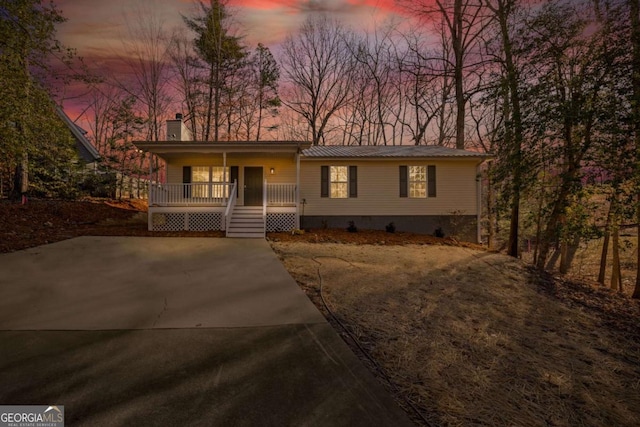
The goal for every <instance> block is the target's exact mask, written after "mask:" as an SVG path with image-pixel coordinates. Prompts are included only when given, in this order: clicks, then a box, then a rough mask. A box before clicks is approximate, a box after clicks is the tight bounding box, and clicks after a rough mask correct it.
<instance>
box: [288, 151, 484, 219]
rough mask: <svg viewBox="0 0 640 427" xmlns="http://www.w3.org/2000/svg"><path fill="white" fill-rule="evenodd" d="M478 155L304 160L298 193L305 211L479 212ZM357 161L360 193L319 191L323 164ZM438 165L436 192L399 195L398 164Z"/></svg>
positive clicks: (344, 213) (330, 212)
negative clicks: (345, 194) (348, 195)
mask: <svg viewBox="0 0 640 427" xmlns="http://www.w3.org/2000/svg"><path fill="white" fill-rule="evenodd" d="M476 163H477V162H476V161H475V160H471V161H464V160H434V161H428V160H427V161H425V160H411V159H409V160H398V161H389V160H385V161H378V160H374V161H363V160H359V161H358V160H333V159H325V160H304V159H303V161H302V162H301V173H300V190H301V194H300V197H301V198H302V199H305V200H306V205H305V215H310V216H312V215H359V216H368V215H371V216H373V215H450V214H451V213H452V212H453V211H461V212H460V213H461V214H465V215H475V214H476V210H477V209H476ZM323 165H324V166H357V167H358V197H357V198H346V199H332V198H328V197H326V198H325V197H320V167H321V166H323ZM401 165H406V166H421V165H425V166H428V165H435V166H436V193H437V197H427V198H409V197H403V198H401V197H400V172H399V166H401Z"/></svg>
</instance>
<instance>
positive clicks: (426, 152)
mask: <svg viewBox="0 0 640 427" xmlns="http://www.w3.org/2000/svg"><path fill="white" fill-rule="evenodd" d="M302 155H303V156H304V157H307V158H314V157H318V158H340V157H344V158H354V157H356V158H357V157H362V158H388V157H392V158H398V157H401V158H407V157H457V158H461V157H467V158H486V157H489V156H488V155H486V154H483V153H478V152H474V151H466V150H456V149H454V148H448V147H441V146H439V145H316V146H314V147H311V148H307V149H306V150H303V151H302Z"/></svg>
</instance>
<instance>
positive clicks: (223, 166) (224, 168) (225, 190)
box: [222, 151, 229, 206]
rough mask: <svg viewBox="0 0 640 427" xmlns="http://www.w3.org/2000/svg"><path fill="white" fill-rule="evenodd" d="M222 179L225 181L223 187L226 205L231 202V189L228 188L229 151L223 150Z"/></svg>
mask: <svg viewBox="0 0 640 427" xmlns="http://www.w3.org/2000/svg"><path fill="white" fill-rule="evenodd" d="M222 181H223V183H224V186H223V187H222V188H223V190H222V191H223V192H224V193H223V194H224V198H225V202H224V204H225V206H226V205H227V203H229V189H228V183H227V152H226V151H223V152H222Z"/></svg>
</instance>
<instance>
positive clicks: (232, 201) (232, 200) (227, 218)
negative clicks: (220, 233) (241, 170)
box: [224, 179, 238, 232]
mask: <svg viewBox="0 0 640 427" xmlns="http://www.w3.org/2000/svg"><path fill="white" fill-rule="evenodd" d="M237 188H238V180H237V179H236V180H234V181H233V185H232V186H231V189H230V190H229V191H230V193H229V199H228V200H227V208H226V209H225V210H224V229H225V231H227V232H228V231H229V226H230V225H231V213H232V212H233V209H234V208H235V206H236V193H237Z"/></svg>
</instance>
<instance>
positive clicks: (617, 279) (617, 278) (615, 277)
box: [611, 224, 622, 292]
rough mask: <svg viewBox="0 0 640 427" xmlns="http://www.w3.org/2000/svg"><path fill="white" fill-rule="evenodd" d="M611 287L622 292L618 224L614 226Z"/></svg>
mask: <svg viewBox="0 0 640 427" xmlns="http://www.w3.org/2000/svg"><path fill="white" fill-rule="evenodd" d="M611 289H612V290H614V291H618V292H622V277H621V275H620V247H619V233H618V225H617V224H615V225H614V226H613V262H612V265H611Z"/></svg>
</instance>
